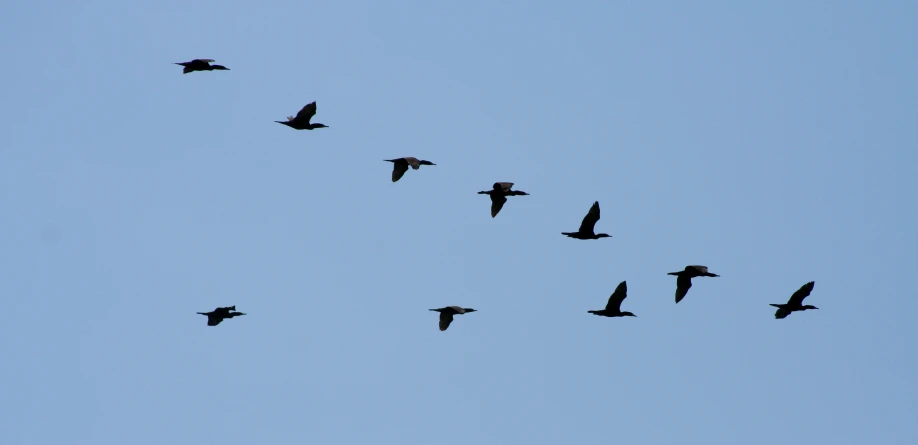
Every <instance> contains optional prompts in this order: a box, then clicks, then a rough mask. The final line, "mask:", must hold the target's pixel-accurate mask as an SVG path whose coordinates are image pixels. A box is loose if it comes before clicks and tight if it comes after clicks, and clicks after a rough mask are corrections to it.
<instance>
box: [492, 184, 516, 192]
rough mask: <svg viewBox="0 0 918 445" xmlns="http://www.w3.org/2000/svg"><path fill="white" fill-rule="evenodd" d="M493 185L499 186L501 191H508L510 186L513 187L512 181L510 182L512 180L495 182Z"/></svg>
mask: <svg viewBox="0 0 918 445" xmlns="http://www.w3.org/2000/svg"><path fill="white" fill-rule="evenodd" d="M494 185H499V186H500V188H501V190H503V191H505V192H509V191H510V187H513V183H512V182H495V183H494Z"/></svg>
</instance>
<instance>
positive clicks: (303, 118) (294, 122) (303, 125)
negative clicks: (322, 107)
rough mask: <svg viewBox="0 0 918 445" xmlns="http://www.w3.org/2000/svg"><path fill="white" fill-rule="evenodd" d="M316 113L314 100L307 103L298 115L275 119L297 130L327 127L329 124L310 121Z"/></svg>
mask: <svg viewBox="0 0 918 445" xmlns="http://www.w3.org/2000/svg"><path fill="white" fill-rule="evenodd" d="M315 115H316V103H315V102H312V103H309V104H306V106H304V107H303V109H302V110H300V112H299V113H297V114H296V116H287V121H286V122H285V121H274V122H277V123H279V124H284V125H286V126H288V127H290V128H294V129H297V130H314V129H316V128H326V127H328V125H325V124H320V123H310V122H309V121H310V120H311V119H312V117H313V116H315Z"/></svg>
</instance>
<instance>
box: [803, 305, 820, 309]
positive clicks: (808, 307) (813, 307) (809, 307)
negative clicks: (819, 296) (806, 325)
mask: <svg viewBox="0 0 918 445" xmlns="http://www.w3.org/2000/svg"><path fill="white" fill-rule="evenodd" d="M803 309H819V308H818V307H816V306H811V305H809V304H808V305H806V306H803Z"/></svg>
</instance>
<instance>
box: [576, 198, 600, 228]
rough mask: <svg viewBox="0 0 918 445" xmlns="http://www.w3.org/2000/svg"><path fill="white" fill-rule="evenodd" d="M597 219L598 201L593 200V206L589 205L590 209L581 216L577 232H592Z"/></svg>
mask: <svg viewBox="0 0 918 445" xmlns="http://www.w3.org/2000/svg"><path fill="white" fill-rule="evenodd" d="M597 221H599V201H596V202H594V203H593V206H592V207H590V211H589V212H587V214H586V216H584V217H583V221H582V222H581V223H580V230H579V232H580V233H593V228H594V227H595V226H596V222H597Z"/></svg>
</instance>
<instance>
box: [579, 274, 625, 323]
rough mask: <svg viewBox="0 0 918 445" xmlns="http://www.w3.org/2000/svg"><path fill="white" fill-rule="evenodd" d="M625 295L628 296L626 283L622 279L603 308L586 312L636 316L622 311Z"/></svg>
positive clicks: (613, 315) (605, 315)
mask: <svg viewBox="0 0 918 445" xmlns="http://www.w3.org/2000/svg"><path fill="white" fill-rule="evenodd" d="M626 297H628V285H627V284H625V282H624V281H622V282H621V283H619V284H618V287H616V288H615V292H612V295H610V296H609V302H608V303H606V308H605V309H600V310H598V311H587V312H589V313H591V314H595V315H601V316H603V317H637V315H634V314H632V313H631V312H628V311H625V312H622V310H621V307H622V301H625V298H626Z"/></svg>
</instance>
